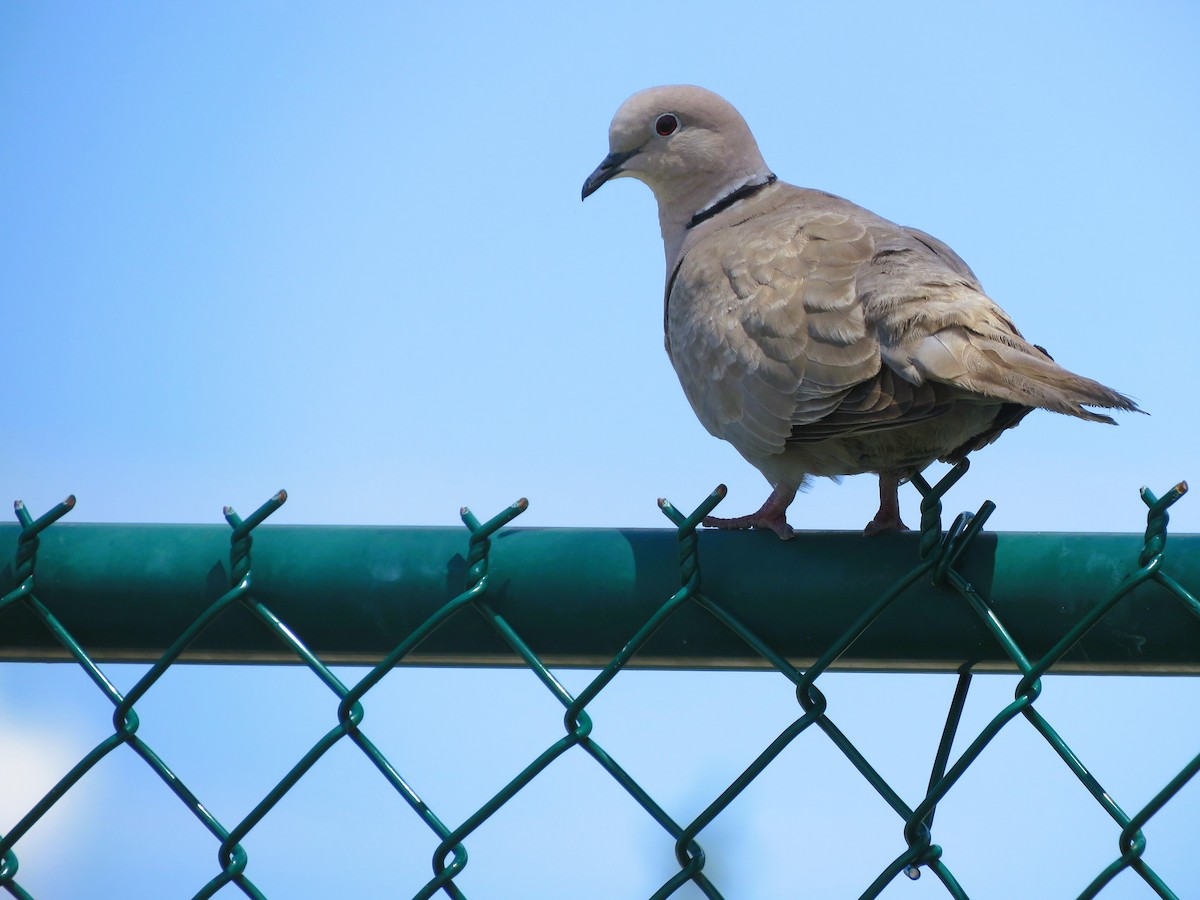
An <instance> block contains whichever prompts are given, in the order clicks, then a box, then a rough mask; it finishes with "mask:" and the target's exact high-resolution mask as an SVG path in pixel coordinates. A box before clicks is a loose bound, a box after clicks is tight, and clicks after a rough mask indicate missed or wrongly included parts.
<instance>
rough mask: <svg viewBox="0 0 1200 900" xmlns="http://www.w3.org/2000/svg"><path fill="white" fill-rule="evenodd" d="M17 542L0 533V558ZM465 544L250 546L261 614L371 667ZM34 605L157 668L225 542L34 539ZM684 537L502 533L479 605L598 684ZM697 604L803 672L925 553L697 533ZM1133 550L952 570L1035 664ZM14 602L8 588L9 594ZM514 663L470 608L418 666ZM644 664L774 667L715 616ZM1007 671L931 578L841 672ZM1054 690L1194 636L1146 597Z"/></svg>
mask: <svg viewBox="0 0 1200 900" xmlns="http://www.w3.org/2000/svg"><path fill="white" fill-rule="evenodd" d="M20 530H21V529H20V527H19V526H18V525H0V548H4V547H15V546H16V544H17V537H18V535H19V534H20ZM467 538H468V532H467V531H466V529H461V528H374V527H350V526H272V525H263V526H260V527H258V528H257V529H255V531H254V536H253V549H252V552H251V557H252V559H251V579H252V586H253V594H254V596H255V597H256V598H257V599H258V600H260V601H262V602H263V603H264V604H266V605H267V606H268V607H269V608H270V609H271V610H272V611H274V612H275V613H276V614H277V615H278V616H279V617H280V618H281V619H282V620H283V621H284V622H286V623H287V624H288V625H289V626H290V627H291V629H292V630H293V631H295V632H296V633H297V634H298V635H299V636H300V638H301V639H302V640H304V641H305V642H306V643H307V644H308V646H309V647H310V648H311V649H312V650H313V651H314V652H315V653H316V654H317V656H318V657H320V658H321V659H322V660H323V661H324V662H325V663H326V664H370V663H375V662H377V661H378V660H380V659H381V658H382V657H384V656H385V655H386V654H387V653H388V651H389V650H390V649H391V648H392V647H393V646H395V645H396V644H398V643H399V642H400V641H401V640H403V638H404V637H405V636H406V635H407V634H408V633H410V632H411V631H413V630H414V629H416V628H417V627H418V626H419V625H420V624H421V622H423V621H424V620H425V619H426V618H427V617H428V616H430V615H431V614H432V613H433V612H434V611H435V610H436V609H437V608H438V607H439V606H441V605H442V604H444V603H445V602H446V601H448V600H449V599H451V598H453V597H454V596H456V595H457V594H458V593H459V592H461V591H462V590H463V588H464V576H465V572H466V560H465V554H466V551H467ZM39 540H40V545H39V548H38V554H37V567H36V572H35V575H34V578H35V582H34V590H35V593H36V595H37V597H38V598H39V599H40V600H41V601H42V603H44V604H45V605H46V606H47V607H48V608H49V609H50V610H51V611H52V612H53V613H54V615H55V616H57V617H58V618H59V620H60V621H61V622H62V623H63V624H64V625H65V626H66V627H67V629H68V630H69V631H70V632H71V633H72V634H73V635H74V636H75V638H76V639H77V640H78V641H79V642H80V643H81V644H82V645H83V647H84V648H85V649H86V650H87V652H88V653H89V654H90V655H92V656H93V657H94V658H95V659H96V660H98V661H111V662H116V661H120V662H149V661H153V660H155V659H157V658H158V657H159V656H160V655H161V654H162V652H163V651H164V650H165V649H166V648H167V647H168V646H169V645H170V644H171V642H172V641H174V640H175V639H176V638H177V637H178V636H179V635H180V633H181V632H182V631H183V630H184V629H185V628H186V627H187V625H188V624H189V623H190V622H191V621H192V620H194V619H195V618H196V617H197V616H199V614H200V613H201V612H202V611H203V610H204V609H206V608H207V607H208V606H209V605H210V604H212V603H213V602H214V601H215V600H216V599H217V598H218V597H220V596H221V595H222V594H223V593H224V592H225V591H227V590H228V589H229V547H230V529H229V528H228V527H226V526H219V525H211V526H210V525H117V524H86V523H58V524H55V525H54V526H53V527H50V528H48V529H46V530H45V531H43V532H42V533H41V534H40V535H39ZM677 546H678V545H677V542H676V533H675V532H674V531H673V530H665V529H664V530H660V529H627V530H619V529H594V530H593V529H575V528H507V529H504V530H502V531H500V532H499V533H498V534H497V535H495V536H494V537H493V538H492V550H491V558H490V576H489V578H490V590H489V591H488V593H487V595H486V596H487V600H488V602H489V604H491V606H492V607H493V608H494V609H496V610H497V611H498V612H499V613H500V614H501V615H503V616H504V617H505V618H506V619H507V620H508V621H509V623H510V624H511V625H512V626H513V627H514V628H515V629H516V631H517V632H518V633H519V634H521V635H522V636H523V637H524V638H525V640H526V641H527V642H528V643H529V644H530V645H531V646H532V647H533V649H534V651H535V652H536V653H538V655H539V656H540V657H541V658H542V659H543V660H544V661H545V662H546V663H547V664H549V665H552V666H581V667H598V666H602V665H604V664H605V663H607V662H608V661H610V660H611V659H612V657H613V656H614V655H615V654H616V653H617V651H618V650H619V649H620V648H621V646H622V644H623V643H624V642H625V641H626V640H628V638H629V637H630V636H631V635H633V634H634V633H635V632H636V631H637V630H638V628H640V627H641V626H642V624H644V623H645V621H646V620H647V619H648V618H649V617H650V616H651V615H652V614H653V612H654V611H655V610H656V609H657V608H658V607H659V606H661V605H662V604H663V603H664V602H665V601H666V600H667V599H668V598H670V597H671V596H672V594H673V593H674V592H675V591H676V590H677V589H678V587H679V571H678V562H677V560H678V550H677ZM699 546H700V562H701V589H702V591H703V592H704V593H705V594H706V595H707V596H708V597H710V598H712V599H713V600H714V601H716V602H717V603H718V604H720V605H722V606H723V607H724V608H725V609H727V610H729V611H730V612H731V613H732V614H733V615H734V616H735V617H737V618H738V619H740V620H741V621H742V622H743V623H745V624H746V625H748V626H749V627H750V628H751V629H753V630H754V631H756V632H757V633H758V634H759V635H760V636H761V637H762V638H763V639H764V640H765V641H766V642H767V643H768V644H769V645H770V646H772V647H773V648H774V649H775V650H776V652H778V653H779V654H781V655H782V656H784V657H786V658H787V659H788V660H789V661H791V662H792V663H793V664H795V665H798V666H804V665H805V664H806V663H808V662H811V661H812V660H813V659H815V658H816V657H818V656H820V655H821V654H822V653H823V652H824V651H825V649H826V648H828V647H829V646H830V645H831V644H832V643H833V642H834V641H835V640H836V639H837V638H838V636H839V635H841V634H842V632H843V631H845V629H846V628H847V627H848V626H849V625H850V624H851V623H853V622H854V621H855V620H856V619H857V617H858V616H859V615H860V614H861V613H862V612H863V610H864V609H866V608H867V607H868V606H869V605H870V604H871V603H872V602H873V601H874V600H876V599H877V598H879V597H880V596H881V595H882V594H883V593H884V592H885V591H886V590H887V589H888V588H889V587H890V586H891V585H893V584H894V583H895V582H897V581H898V580H899V579H900V578H902V577H903V576H904V575H905V574H906V573H908V572H910V571H912V569H913V568H914V567H915V566H916V565H917V564H918V561H919V560H918V535H917V534H903V535H893V536H883V537H879V538H872V539H865V538H863V537H862V536H861V535H860V534H858V533H847V532H805V533H801V534H798V535H797V537H796V539H795V540H793V541H790V542H787V543H784V542H781V541H778V540H775V539H774V538H773V537H772V536H770V535H766V534H760V533H750V532H715V531H705V532H702V533H701V535H700V544H699ZM1141 547H1142V541H1141V539H1140V537H1138V536H1137V535H1132V534H1048V533H987V532H985V533H982V534H980V535H979V536H978V537H977V538H976V539H975V540H974V542H973V543H971V545H970V546H969V548H968V549H967V550H966V552H965V553H964V554H963V557H962V558H961V559H960V560H959V561H958V562H957V563H956V565H955V568H956V569H957V570H958V571H959V572H960V573H962V574H963V575H964V577H966V578H967V579H968V580H969V581H970V582H971V583H972V585H973V586H974V587H975V589H976V590H977V591H978V593H979V594H980V595H981V596H982V597H984V598H986V599H987V601H988V603H989V604H990V607H991V609H992V611H993V612H994V613H995V614H996V615H997V616H998V617H999V618H1000V620H1001V621H1003V622H1004V623H1005V624H1006V626H1007V627H1008V628H1009V630H1010V631H1011V633H1012V634H1013V635H1014V636H1015V637H1016V638H1017V639H1018V640H1019V641H1020V643H1021V646H1022V648H1023V649H1024V650H1025V652H1026V654H1027V655H1028V656H1029V657H1030V658H1031V659H1036V658H1037V657H1038V656H1039V655H1040V654H1041V653H1044V652H1045V651H1046V650H1047V649H1049V648H1050V647H1052V646H1053V645H1054V644H1055V642H1056V641H1058V640H1059V638H1061V637H1062V636H1063V635H1064V634H1065V633H1066V632H1067V631H1068V630H1069V629H1070V628H1071V626H1072V625H1073V624H1075V623H1076V622H1077V621H1079V620H1080V619H1081V618H1083V616H1084V615H1086V613H1087V612H1088V611H1089V610H1090V609H1092V608H1093V607H1094V606H1095V605H1096V604H1097V603H1099V602H1101V601H1102V600H1103V599H1104V598H1105V597H1106V596H1108V595H1109V594H1110V593H1111V592H1112V591H1113V590H1114V589H1115V588H1116V587H1117V585H1118V584H1119V583H1120V582H1121V580H1122V578H1123V577H1124V576H1126V575H1127V574H1128V573H1130V572H1131V571H1133V570H1134V569H1135V568H1136V567H1137V564H1138V562H1137V561H1138V553H1139V551H1140V550H1141ZM1163 563H1164V569H1165V571H1167V572H1169V573H1170V574H1171V576H1172V577H1173V578H1174V579H1175V580H1176V581H1177V582H1179V583H1181V584H1182V585H1184V586H1185V587H1187V588H1189V589H1190V590H1191V591H1192V592H1193V593H1195V592H1196V589H1197V586H1200V535H1183V536H1178V535H1172V536H1171V537H1170V539H1169V546H1168V547H1167V551H1166V557H1165V558H1164V560H1163ZM16 584H17V576H16V566H15V564H14V563H13V562H11V561H9V562H7V563H6V565H5V567H4V568H3V569H0V595H3V594H5V593H8V592H9V591H11V590H12V589H13V588H14V587H16ZM22 606H23V605H22V604H21V603H20V602H18V603H16V604H13V605H10V606H9V607H8V608H7V609H5V610H3V611H2V612H0V660H8V661H12V660H30V661H32V660H37V661H60V660H67V659H69V658H70V657H69V656H68V654H67V653H66V651H65V650H63V649H62V647H61V646H60V645H59V644H58V643H57V642H56V641H55V640H54V638H53V636H52V635H51V634H50V633H49V632H48V631H47V629H46V628H45V627H44V626H43V625H42V624H41V623H40V622H39V621H38V620H37V618H36V617H35V616H34V615H33V613H32V612H30V611H29V610H28V609H24V608H21V607H22ZM183 660H184V661H190V662H267V663H294V662H298V660H297V659H296V658H295V657H294V656H293V655H292V654H291V653H290V652H289V651H287V650H285V648H284V647H283V646H282V645H281V644H280V643H279V641H278V639H277V638H276V637H275V636H274V635H272V634H271V633H270V632H269V631H268V630H267V629H265V628H264V627H263V626H262V624H261V623H260V622H259V621H258V620H257V619H255V618H254V617H253V616H252V615H251V614H250V613H249V612H248V611H247V610H245V609H244V608H242V607H240V606H237V605H235V606H234V607H232V608H231V609H229V610H228V611H226V612H225V613H223V614H222V616H221V617H220V618H219V619H218V620H217V621H216V622H215V623H214V624H213V625H212V626H210V627H209V628H208V629H206V630H205V631H204V632H203V633H201V635H200V636H199V637H198V639H197V640H196V641H195V643H194V644H193V645H192V647H191V648H190V649H189V650H188V651H187V652H186V653H185V654H184V656H183ZM404 662H405V663H412V664H420V665H520V664H522V663H521V661H520V660H519V659H518V658H517V657H516V656H515V655H514V654H513V652H512V651H511V650H510V649H509V648H508V647H507V645H505V644H504V643H503V642H502V641H501V640H500V638H499V637H498V636H497V634H496V633H495V631H494V630H493V629H492V628H491V627H490V626H489V625H488V624H487V623H486V622H485V621H484V620H483V618H482V617H481V616H479V615H476V614H474V613H473V612H472V611H471V610H464V611H462V612H460V613H458V614H457V615H456V617H455V618H453V619H452V620H450V621H449V622H448V623H447V624H445V625H444V626H442V627H441V628H439V629H438V630H437V631H436V632H434V633H433V634H432V635H431V636H430V637H429V638H428V639H427V640H426V641H425V642H424V643H423V644H422V645H420V646H419V647H417V648H416V650H415V651H414V652H413V653H412V654H411V655H410V656H409V657H407V658H406V659H405V660H404ZM632 665H634V666H640V667H670V668H756V667H762V666H763V663H762V661H761V659H760V658H759V657H758V656H757V655H756V654H754V653H753V652H752V651H750V649H749V648H748V647H747V646H746V645H745V643H744V642H742V641H741V640H740V639H739V638H738V637H736V636H735V635H734V634H732V633H730V632H729V631H728V630H727V629H726V628H725V627H723V626H722V625H721V624H720V623H719V622H718V621H717V619H716V618H714V617H713V616H712V615H711V614H709V613H708V612H707V611H705V610H703V609H701V608H699V607H698V606H697V605H695V604H691V603H689V604H685V605H684V606H683V607H682V608H681V609H680V611H679V612H678V613H677V614H675V615H673V616H672V617H671V618H670V619H668V621H667V622H666V624H665V625H664V626H663V627H662V628H661V629H660V630H659V631H658V632H657V633H656V634H655V635H654V637H653V638H652V639H651V641H650V643H649V644H648V645H647V647H646V648H645V649H644V650H643V651H642V652H641V653H639V654H638V655H637V656H635V657H634V659H633V662H632ZM964 665H971V666H972V667H973V668H974V670H975V671H988V670H1012V666H1011V664H1010V663H1009V662H1008V660H1007V657H1005V656H1004V654H1003V652H1002V650H1001V649H1000V647H999V645H998V644H997V643H996V641H995V639H994V638H993V637H991V636H990V634H989V633H988V632H987V630H986V629H985V628H984V626H983V625H982V623H981V622H980V620H979V618H978V616H977V615H976V613H974V612H973V611H972V610H971V609H970V607H969V605H968V604H967V603H966V602H965V601H964V600H963V598H962V597H961V595H960V594H959V593H958V592H956V591H954V590H952V589H950V588H946V587H938V586H935V585H933V584H931V583H930V579H928V578H922V579H920V580H919V581H918V583H917V584H916V585H914V586H913V587H912V588H910V589H909V590H907V591H906V592H905V593H904V594H903V595H902V596H901V597H900V598H899V599H898V600H897V601H896V602H895V603H893V604H892V605H891V606H890V607H889V608H888V609H887V610H886V611H885V612H884V613H883V615H882V616H881V617H880V618H879V619H878V620H877V621H876V622H875V623H874V624H873V625H872V626H871V627H870V628H869V629H868V630H867V632H866V633H865V634H864V635H863V636H862V637H861V638H860V639H859V640H858V641H856V642H855V643H854V644H853V645H851V647H850V648H849V649H848V651H847V652H846V653H845V654H844V655H843V656H842V657H841V658H840V659H839V660H838V663H837V666H836V667H837V668H841V669H871V670H880V669H882V670H915V671H953V670H957V669H960V668H962V667H963V666H964ZM1052 671H1055V672H1080V673H1082V672H1087V673H1129V674H1157V673H1162V674H1200V619H1198V618H1197V617H1196V616H1194V615H1192V614H1191V613H1189V612H1188V611H1187V610H1186V609H1185V608H1184V607H1183V605H1182V604H1181V603H1179V602H1178V601H1177V600H1176V599H1175V598H1174V597H1173V596H1172V595H1171V594H1169V593H1168V592H1167V591H1165V590H1164V589H1162V588H1161V587H1159V586H1158V585H1156V584H1153V583H1147V584H1142V585H1140V586H1139V587H1137V588H1136V589H1135V590H1134V591H1133V592H1132V593H1131V594H1130V595H1129V596H1127V597H1125V598H1123V599H1122V600H1121V601H1120V602H1119V603H1117V605H1116V606H1115V607H1114V608H1113V610H1112V611H1111V612H1109V613H1108V614H1107V615H1105V616H1104V617H1103V618H1102V619H1101V620H1100V622H1099V623H1098V625H1097V626H1096V627H1095V628H1094V629H1092V630H1091V631H1090V632H1088V633H1087V634H1086V635H1085V636H1084V637H1083V638H1082V639H1081V640H1080V642H1079V643H1078V644H1077V645H1076V646H1075V647H1074V649H1072V650H1071V651H1070V652H1069V653H1068V654H1067V655H1066V657H1065V658H1064V659H1063V661H1062V662H1061V663H1059V664H1058V665H1056V666H1055V667H1054V669H1053V670H1052Z"/></svg>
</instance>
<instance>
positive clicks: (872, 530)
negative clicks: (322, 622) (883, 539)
mask: <svg viewBox="0 0 1200 900" xmlns="http://www.w3.org/2000/svg"><path fill="white" fill-rule="evenodd" d="M889 531H908V526H907V525H905V524H904V523H903V522H901V521H900V513H898V512H893V513H890V514H885V513H884V511H883V510H882V509H881V510H880V511H879V512H878V513H876V514H875V518H873V519H872V520H871V521H870V522H868V523H867V527H866V528H864V529H863V536H864V537H875V535H877V534H887V533H888V532H889Z"/></svg>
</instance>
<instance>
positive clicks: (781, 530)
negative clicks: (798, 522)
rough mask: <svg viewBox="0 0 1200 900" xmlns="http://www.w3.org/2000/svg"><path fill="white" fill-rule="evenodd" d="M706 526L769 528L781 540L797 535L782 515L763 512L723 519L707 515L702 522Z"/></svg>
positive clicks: (787, 539)
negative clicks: (769, 514)
mask: <svg viewBox="0 0 1200 900" xmlns="http://www.w3.org/2000/svg"><path fill="white" fill-rule="evenodd" d="M700 524H701V525H703V526H704V527H705V528H720V529H722V530H725V531H742V530H745V529H747V528H769V529H770V530H771V531H773V532H775V534H777V535H778V536H779V539H780V540H781V541H790V540H791V539H792V538H793V537H795V536H796V533H795V532H794V531H793V530H792V526H791V525H789V524H788V523H787V519H786V518H785V517H784V516H783V515H782V514H780V515H775V516H768V515H763V514H762V513H761V512H758V513H754V514H752V515H749V516H738V517H737V518H733V519H721V518H718V517H717V516H706V517H705V519H704V521H703V522H701V523H700Z"/></svg>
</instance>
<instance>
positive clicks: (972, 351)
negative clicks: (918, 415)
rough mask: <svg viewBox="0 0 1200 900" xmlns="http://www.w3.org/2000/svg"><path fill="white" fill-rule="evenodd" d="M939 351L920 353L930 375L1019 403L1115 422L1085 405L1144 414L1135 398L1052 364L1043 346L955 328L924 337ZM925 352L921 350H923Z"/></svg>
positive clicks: (1085, 417)
mask: <svg viewBox="0 0 1200 900" xmlns="http://www.w3.org/2000/svg"><path fill="white" fill-rule="evenodd" d="M927 340H930V341H937V342H938V344H939V345H940V346H939V347H938V348H937V352H934V353H928V354H927V353H922V354H921V358H922V360H923V361H924V362H926V363H928V364H929V365H926V366H922V368H924V369H925V373H926V374H927V375H928V377H930V378H932V379H934V380H936V381H946V382H949V383H951V384H954V385H957V386H958V387H962V388H966V389H967V390H970V391H973V392H975V393H979V394H984V395H985V396H988V397H994V398H996V399H998V400H1004V401H1007V402H1010V403H1019V404H1021V405H1022V406H1034V407H1040V408H1041V409H1048V410H1052V411H1053V412H1057V413H1062V414H1063V415H1067V416H1075V417H1077V418H1080V419H1087V420H1088V421H1090V422H1106V423H1108V424H1109V425H1115V424H1116V423H1115V422H1114V421H1113V419H1112V417H1111V416H1106V415H1104V414H1103V413H1097V412H1092V410H1090V409H1088V408H1087V407H1098V408H1100V409H1121V410H1127V411H1129V412H1144V410H1142V409H1140V408H1139V407H1138V405H1137V403H1136V402H1134V400H1133V399H1131V398H1129V397H1126V396H1125V395H1124V394H1121V393H1118V392H1117V391H1114V390H1113V389H1112V388H1110V387H1106V386H1104V385H1103V384H1101V383H1100V382H1098V381H1093V380H1092V379H1091V378H1085V377H1084V376H1082V375H1076V374H1075V373H1074V372H1071V371H1068V370H1067V369H1064V368H1063V367H1062V366H1060V365H1059V364H1058V363H1056V362H1055V361H1054V360H1053V358H1051V356H1050V354H1049V353H1047V352H1046V351H1045V350H1044V349H1043V348H1042V347H1038V346H1036V345H1033V344H1027V343H1025V342H1024V341H1021V340H1019V339H1018V340H1015V341H1013V342H1012V343H1009V342H1008V341H999V340H995V339H991V338H984V337H981V336H979V335H977V334H976V335H970V336H968V335H966V334H964V333H961V332H958V331H957V330H956V329H952V330H949V331H943V332H940V333H939V334H937V335H935V336H933V337H931V338H929V339H927ZM922 349H923V350H924V349H925V348H922Z"/></svg>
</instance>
